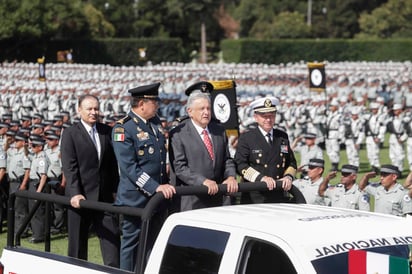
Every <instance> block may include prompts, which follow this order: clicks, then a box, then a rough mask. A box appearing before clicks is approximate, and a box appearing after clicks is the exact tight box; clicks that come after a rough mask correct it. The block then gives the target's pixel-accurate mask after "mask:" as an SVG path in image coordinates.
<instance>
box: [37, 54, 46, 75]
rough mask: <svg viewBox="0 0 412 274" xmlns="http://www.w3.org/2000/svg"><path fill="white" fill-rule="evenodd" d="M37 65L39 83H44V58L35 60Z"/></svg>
mask: <svg viewBox="0 0 412 274" xmlns="http://www.w3.org/2000/svg"><path fill="white" fill-rule="evenodd" d="M37 64H39V81H46V58H44V56H43V57H42V58H37Z"/></svg>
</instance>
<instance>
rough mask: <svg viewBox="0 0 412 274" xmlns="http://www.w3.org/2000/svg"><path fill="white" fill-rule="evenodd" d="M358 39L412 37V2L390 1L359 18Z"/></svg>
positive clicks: (405, 0)
mask: <svg viewBox="0 0 412 274" xmlns="http://www.w3.org/2000/svg"><path fill="white" fill-rule="evenodd" d="M359 25H360V30H361V32H360V33H359V34H358V35H357V37H358V38H371V37H378V38H399V37H411V36H412V1H410V0H390V1H389V2H388V3H386V4H384V5H382V6H381V7H379V8H377V9H375V10H373V11H372V12H371V13H363V14H362V15H361V16H360V18H359Z"/></svg>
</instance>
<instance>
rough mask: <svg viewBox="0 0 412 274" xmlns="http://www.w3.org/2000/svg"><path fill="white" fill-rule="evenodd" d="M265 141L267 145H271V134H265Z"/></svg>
mask: <svg viewBox="0 0 412 274" xmlns="http://www.w3.org/2000/svg"><path fill="white" fill-rule="evenodd" d="M266 139H267V142H268V143H269V144H272V134H271V133H270V132H268V133H267V134H266Z"/></svg>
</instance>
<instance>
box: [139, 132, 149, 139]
mask: <svg viewBox="0 0 412 274" xmlns="http://www.w3.org/2000/svg"><path fill="white" fill-rule="evenodd" d="M136 136H137V139H139V141H146V140H149V133H147V132H144V131H141V132H139V133H137V134H136Z"/></svg>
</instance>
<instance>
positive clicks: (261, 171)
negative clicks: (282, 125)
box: [235, 97, 297, 203]
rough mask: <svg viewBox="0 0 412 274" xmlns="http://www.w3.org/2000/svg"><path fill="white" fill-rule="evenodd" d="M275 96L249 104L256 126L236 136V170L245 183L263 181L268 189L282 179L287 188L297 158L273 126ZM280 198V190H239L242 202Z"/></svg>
mask: <svg viewBox="0 0 412 274" xmlns="http://www.w3.org/2000/svg"><path fill="white" fill-rule="evenodd" d="M278 104H279V100H278V99H277V98H276V97H266V98H259V99H257V100H255V101H253V102H252V103H251V104H250V107H251V108H252V109H253V111H254V115H253V117H254V119H255V121H256V123H257V125H258V126H257V127H256V128H254V129H251V130H250V131H247V132H245V133H243V134H241V135H240V136H239V141H238V145H237V149H236V154H235V162H236V165H237V171H238V172H239V174H241V175H242V177H243V179H244V180H245V181H248V182H265V183H266V184H267V186H268V189H269V190H273V189H274V188H275V186H276V180H281V181H282V187H283V189H284V190H285V191H288V190H289V189H290V188H291V187H292V181H293V180H294V177H295V174H296V168H297V164H296V159H295V155H294V154H293V151H292V149H291V147H290V143H289V137H288V135H287V133H286V132H284V131H283V130H280V129H276V128H273V126H274V124H275V118H276V105H278ZM282 200H283V192H282V191H280V192H279V191H266V192H252V193H242V198H241V202H242V203H251V202H252V203H264V202H265V203H269V202H278V201H282Z"/></svg>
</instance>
